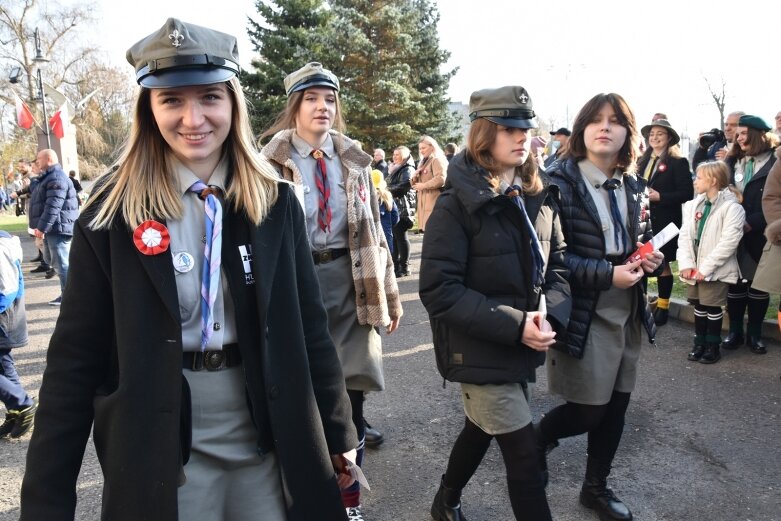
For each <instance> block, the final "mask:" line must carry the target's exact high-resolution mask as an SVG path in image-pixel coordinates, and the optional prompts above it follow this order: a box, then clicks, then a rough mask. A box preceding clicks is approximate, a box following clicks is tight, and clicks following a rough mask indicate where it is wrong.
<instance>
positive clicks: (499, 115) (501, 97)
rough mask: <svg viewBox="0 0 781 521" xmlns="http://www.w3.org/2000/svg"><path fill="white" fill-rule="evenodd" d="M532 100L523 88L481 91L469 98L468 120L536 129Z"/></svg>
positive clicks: (511, 87) (512, 87)
mask: <svg viewBox="0 0 781 521" xmlns="http://www.w3.org/2000/svg"><path fill="white" fill-rule="evenodd" d="M535 116H536V115H535V114H534V110H533V109H532V99H531V96H529V93H528V92H527V91H526V89H524V88H523V87H519V86H515V85H512V86H508V87H499V88H498V89H483V90H478V91H475V92H473V93H472V96H471V97H470V98H469V119H470V121H474V120H476V119H477V118H485V119H487V120H488V121H492V122H494V123H496V124H498V125H504V126H505V127H511V128H537V120H536V119H534V118H535Z"/></svg>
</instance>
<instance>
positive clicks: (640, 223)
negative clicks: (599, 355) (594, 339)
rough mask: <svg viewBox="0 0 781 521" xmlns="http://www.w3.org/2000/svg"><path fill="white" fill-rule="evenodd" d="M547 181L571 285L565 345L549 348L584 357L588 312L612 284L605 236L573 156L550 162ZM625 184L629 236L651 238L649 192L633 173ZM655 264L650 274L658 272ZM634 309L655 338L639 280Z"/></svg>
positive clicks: (591, 310) (650, 336)
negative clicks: (555, 191) (555, 193)
mask: <svg viewBox="0 0 781 521" xmlns="http://www.w3.org/2000/svg"><path fill="white" fill-rule="evenodd" d="M548 173H549V174H550V175H551V181H552V182H553V183H554V184H556V185H557V186H558V187H559V190H560V192H561V196H560V206H561V227H562V229H563V231H564V240H565V241H566V242H567V252H566V254H565V255H564V258H565V260H566V263H567V267H568V268H569V269H570V277H569V282H570V289H571V291H572V315H571V316H570V320H569V327H568V329H567V336H566V346H564V348H563V349H561V346H560V344H559V343H558V342H557V343H556V345H554V348H556V349H560V350H562V351H564V352H565V353H568V354H570V355H572V356H574V357H575V358H583V350H584V349H585V345H586V338H587V337H588V334H589V330H590V328H591V317H592V316H593V314H594V310H595V309H596V307H597V303H598V301H599V296H600V293H601V292H602V291H605V290H607V289H610V286H611V285H612V284H613V265H612V264H611V263H610V262H609V261H608V260H607V259H606V258H605V236H604V234H603V233H602V224H601V223H600V222H599V212H598V210H597V207H596V205H595V204H594V200H593V199H592V198H591V194H590V193H589V192H588V189H587V187H586V182H585V180H584V179H583V175H582V174H581V173H580V169H579V168H578V163H577V161H575V160H573V159H571V158H567V159H565V160H564V161H562V162H559V163H555V165H554V167H553V168H552V169H550V170H548ZM623 184H624V187H625V189H626V199H627V212H628V213H627V215H628V220H629V225H630V229H629V230H628V232H629V236H630V237H632V238H633V239H634V240H635V241H636V242H646V241H648V240H650V239H651V238H652V237H653V232H652V228H651V223H650V220H649V216H648V211H647V205H648V196H647V192H646V190H645V185H644V184H643V182H642V181H641V180H639V179H637V177H635V176H634V175H624V177H623ZM659 273H661V266H660V269H659V270H658V271H657V272H656V273H654V274H653V276H657V275H658V274H659ZM634 290H635V292H636V297H637V302H638V309H639V310H640V314H641V316H640V317H637V318H638V319H640V320H642V321H643V325H644V326H645V329H646V332H647V333H648V340H649V341H650V342H652V343H653V342H654V338H655V336H656V325H655V324H654V319H653V316H652V315H651V311H650V309H649V308H648V303H647V301H646V298H645V293H644V292H643V285H642V284H640V283H638V284H635V286H634Z"/></svg>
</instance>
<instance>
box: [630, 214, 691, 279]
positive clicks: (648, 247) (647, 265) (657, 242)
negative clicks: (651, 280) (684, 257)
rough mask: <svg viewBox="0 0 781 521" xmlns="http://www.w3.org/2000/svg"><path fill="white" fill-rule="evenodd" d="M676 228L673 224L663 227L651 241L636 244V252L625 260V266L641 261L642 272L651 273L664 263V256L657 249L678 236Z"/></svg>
mask: <svg viewBox="0 0 781 521" xmlns="http://www.w3.org/2000/svg"><path fill="white" fill-rule="evenodd" d="M678 232H679V230H678V227H677V226H676V225H675V223H670V224H668V225H667V226H665V227H664V228H663V229H662V231H660V232H659V233H657V234H656V235H654V237H653V239H651V240H650V241H648V242H647V243H645V244H642V243H639V242H638V243H637V246H638V248H637V250H635V252H634V253H632V255H630V256H629V257H628V258H627V259H626V264H630V263H632V262H636V261H639V260H642V261H643V270H644V271H645V272H646V273H651V272H653V271H655V270H656V268H658V267H659V265H660V264H661V263H662V262H663V261H664V254H662V252H660V251H659V249H660V248H661V247H662V246H664V245H665V244H667V243H668V242H670V241H671V240H672V239H674V238H675V237H676V236H677V235H678Z"/></svg>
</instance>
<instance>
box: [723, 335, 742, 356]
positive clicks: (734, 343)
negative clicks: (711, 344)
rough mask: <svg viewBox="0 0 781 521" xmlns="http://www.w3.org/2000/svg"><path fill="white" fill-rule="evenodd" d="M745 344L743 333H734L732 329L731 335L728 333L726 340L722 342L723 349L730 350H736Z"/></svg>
mask: <svg viewBox="0 0 781 521" xmlns="http://www.w3.org/2000/svg"><path fill="white" fill-rule="evenodd" d="M742 345H743V335H742V334H740V335H739V334H737V333H733V332H732V331H730V332H729V335H727V338H725V339H724V342H722V343H721V348H722V349H727V350H729V351H734V350H735V349H737V348H739V347H740V346H742Z"/></svg>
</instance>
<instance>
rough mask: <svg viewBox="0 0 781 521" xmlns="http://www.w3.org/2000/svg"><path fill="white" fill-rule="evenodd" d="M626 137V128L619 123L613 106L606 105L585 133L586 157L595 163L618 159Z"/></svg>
mask: <svg viewBox="0 0 781 521" xmlns="http://www.w3.org/2000/svg"><path fill="white" fill-rule="evenodd" d="M626 136H627V130H626V127H624V126H623V125H621V124H620V123H619V122H618V116H617V115H616V111H615V110H613V106H612V105H611V104H610V103H605V104H604V105H602V108H601V109H600V110H599V112H598V113H597V114H596V115H595V116H594V118H592V120H591V122H590V123H589V124H588V125H586V128H585V130H584V132H583V141H584V145H585V147H586V157H587V158H588V159H589V160H590V161H592V162H594V163H596V162H598V161H604V160H605V159H611V160H615V159H617V158H618V152H619V151H620V150H621V147H623V146H624V142H625V141H626Z"/></svg>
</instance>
